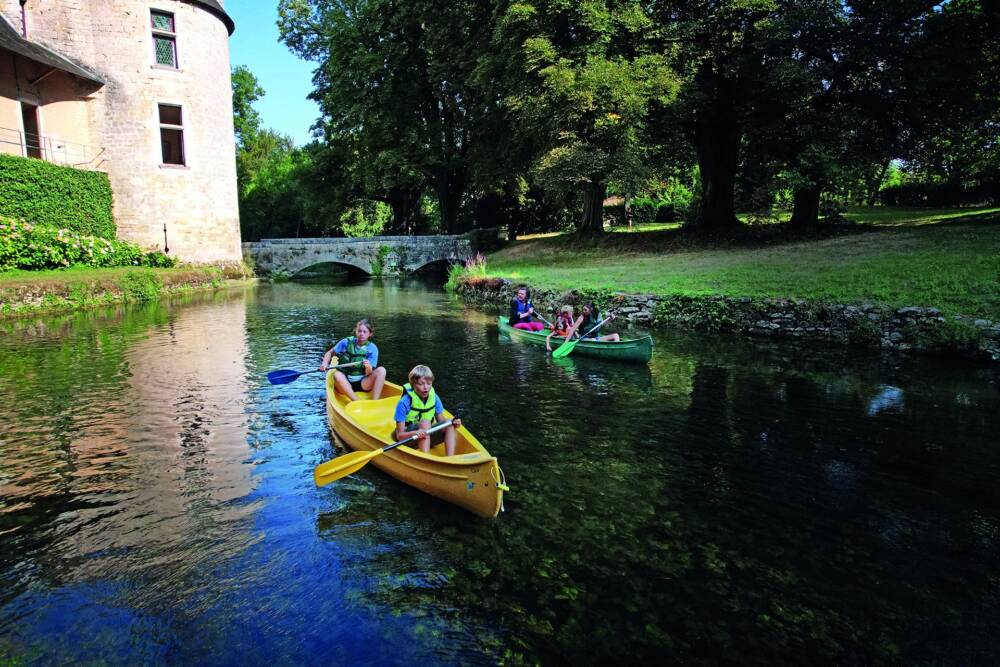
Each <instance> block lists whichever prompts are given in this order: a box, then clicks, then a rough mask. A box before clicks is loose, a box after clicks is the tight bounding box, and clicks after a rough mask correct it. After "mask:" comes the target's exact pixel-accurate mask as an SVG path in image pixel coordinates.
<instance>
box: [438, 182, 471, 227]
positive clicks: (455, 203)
mask: <svg viewBox="0 0 1000 667" xmlns="http://www.w3.org/2000/svg"><path fill="white" fill-rule="evenodd" d="M434 192H435V194H437V199H438V210H439V211H440V213H441V233H442V234H460V233H461V232H463V231H465V230H462V229H459V228H458V213H459V206H460V205H461V201H462V195H463V194H464V193H465V175H464V174H463V173H462V172H460V171H459V170H457V169H439V170H438V172H437V174H436V175H435V178H434Z"/></svg>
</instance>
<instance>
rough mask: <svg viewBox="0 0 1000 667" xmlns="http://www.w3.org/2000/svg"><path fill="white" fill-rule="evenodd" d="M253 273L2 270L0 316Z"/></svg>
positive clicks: (127, 298) (207, 284)
mask: <svg viewBox="0 0 1000 667" xmlns="http://www.w3.org/2000/svg"><path fill="white" fill-rule="evenodd" d="M247 277H248V275H247V273H246V271H245V270H244V269H243V268H242V267H236V266H233V267H225V268H219V267H205V266H196V267H177V268H170V269H155V268H137V267H114V268H93V267H73V268H68V269H59V270H52V271H9V272H4V273H0V317H16V316H19V315H26V314H35V313H49V312H62V311H67V310H76V309H80V308H91V307H95V306H102V305H110V304H115V303H137V302H143V301H152V300H155V299H158V298H160V297H161V296H164V295H166V294H171V293H177V292H184V291H188V290H192V289H199V288H211V287H220V286H222V285H223V284H225V283H226V282H227V281H232V280H241V279H245V278H247Z"/></svg>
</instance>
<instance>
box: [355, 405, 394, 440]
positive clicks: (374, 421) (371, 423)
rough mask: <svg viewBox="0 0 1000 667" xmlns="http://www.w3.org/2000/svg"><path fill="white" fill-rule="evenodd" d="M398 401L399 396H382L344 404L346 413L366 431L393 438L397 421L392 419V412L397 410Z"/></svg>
mask: <svg viewBox="0 0 1000 667" xmlns="http://www.w3.org/2000/svg"><path fill="white" fill-rule="evenodd" d="M398 402H399V397H398V396H390V397H389V398H380V399H379V400H377V401H370V400H361V401H352V402H351V403H348V404H347V405H346V406H344V413H345V414H347V416H348V417H350V419H351V421H353V422H354V423H355V424H357V425H358V426H360V427H361V428H363V429H365V430H366V431H369V432H371V433H374V434H375V435H377V436H385V437H387V438H389V439H390V440H391V439H392V433H393V431H395V430H396V422H394V421H393V420H392V413H393V412H394V411H395V410H396V403H398Z"/></svg>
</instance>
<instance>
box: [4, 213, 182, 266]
mask: <svg viewBox="0 0 1000 667" xmlns="http://www.w3.org/2000/svg"><path fill="white" fill-rule="evenodd" d="M176 263H177V261H176V260H175V259H174V258H172V257H168V256H167V255H164V254H163V253H162V252H159V251H154V252H144V251H143V250H142V248H140V247H139V246H137V245H136V244H134V243H129V242H128V241H119V240H117V239H110V240H109V239H104V238H98V237H96V236H87V235H83V234H78V233H75V232H72V231H70V230H67V229H62V228H58V227H52V226H50V225H33V224H31V223H26V222H19V221H17V220H10V219H6V218H0V271H10V270H13V269H27V270H42V269H61V268H64V267H67V266H74V265H81V264H82V265H87V266H154V267H168V266H175V265H176Z"/></svg>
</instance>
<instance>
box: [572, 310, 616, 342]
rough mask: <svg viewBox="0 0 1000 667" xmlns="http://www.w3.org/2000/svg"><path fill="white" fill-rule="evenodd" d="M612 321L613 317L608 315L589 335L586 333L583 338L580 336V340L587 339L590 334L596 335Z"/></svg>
mask: <svg viewBox="0 0 1000 667" xmlns="http://www.w3.org/2000/svg"><path fill="white" fill-rule="evenodd" d="M610 320H611V316H610V315H608V316H607V317H605V318H604V319H603V320H601V321H600V322H598V323H597V324H595V325H594V328H593V329H591V330H590V331H588V332H587V333H585V334H583V335H582V336H580V340H583V339H584V338H586V337H587V336H589V335H590V334H592V333H594V332H595V331H597V330H598V329H600V328H601V327H603V326H604V325H605V324H607V323H608V322H609V321H610Z"/></svg>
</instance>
